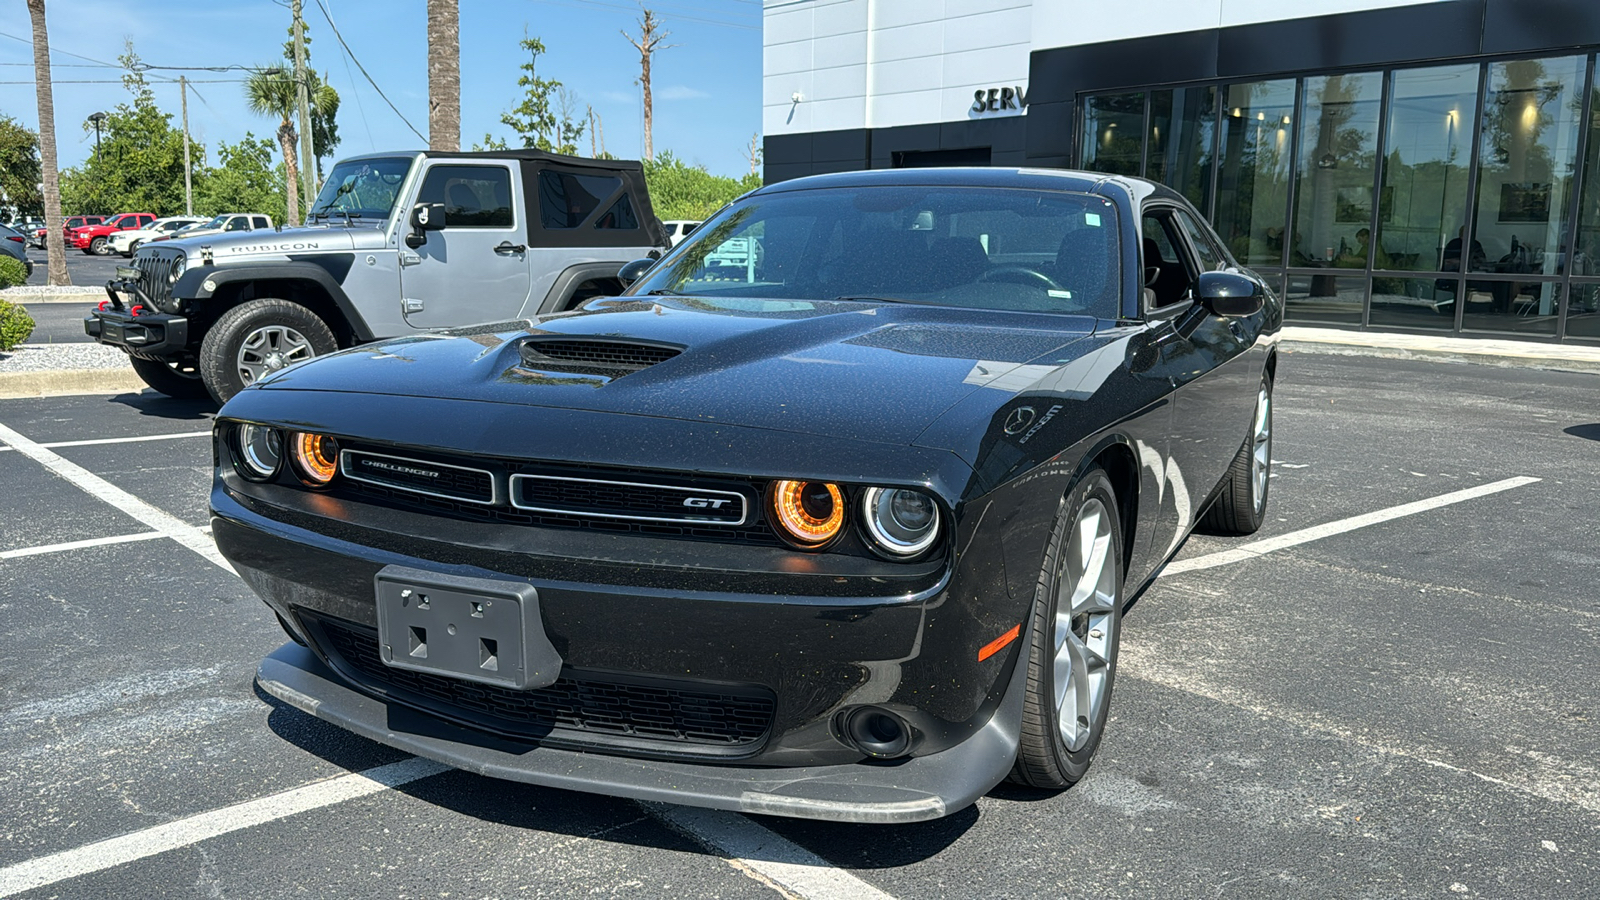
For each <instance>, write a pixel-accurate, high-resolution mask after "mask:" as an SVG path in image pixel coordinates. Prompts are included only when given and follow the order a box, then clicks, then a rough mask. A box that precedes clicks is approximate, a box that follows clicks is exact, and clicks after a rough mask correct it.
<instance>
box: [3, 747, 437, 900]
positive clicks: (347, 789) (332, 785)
mask: <svg viewBox="0 0 1600 900" xmlns="http://www.w3.org/2000/svg"><path fill="white" fill-rule="evenodd" d="M446 771H449V767H448V766H445V765H442V764H440V763H436V762H433V761H432V760H426V759H418V758H416V757H412V758H410V759H405V760H401V761H400V762H396V763H389V764H388V765H386V766H377V767H375V768H371V769H367V770H365V771H362V772H352V773H350V774H348V775H340V776H338V777H336V778H330V779H328V780H327V781H317V782H313V783H311V784H307V785H303V786H301V787H297V788H291V789H290V790H287V791H282V792H280V793H277V794H270V795H268V796H266V797H260V798H258V799H255V800H246V801H245V802H243V803H235V804H234V805H232V806H224V807H223V808H221V809H215V810H212V811H210V812H203V813H200V814H198V815H193V816H189V817H188V818H184V819H178V820H177V821H173V822H168V823H166V824H165V825H156V826H154V827H152V828H146V829H144V830H143V831H135V832H133V833H132V834H125V835H122V836H121V837H114V838H108V839H107V840H103V841H99V842H97V843H93V844H88V845H86V846H83V847H78V848H77V849H74V850H64V851H62V852H60V853H52V854H50V855H49V856H41V857H39V858H37V859H30V860H28V861H27V862H21V863H17V864H16V865H13V866H7V867H6V868H4V869H0V897H9V896H12V895H14V894H20V893H22V892H23V891H31V890H33V889H35V888H39V887H44V886H45V885H48V884H55V883H56V882H58V881H65V880H67V879H68V878H77V877H78V876H80V875H88V874H90V873H92V872H100V871H103V870H105V869H110V868H114V867H116V866H120V865H125V864H127V863H130V862H133V861H135V860H140V859H144V858H145V857H147V856H155V855H156V854H159V853H166V852H167V851H169V850H177V849H179V848H181V847H187V846H189V845H191V844H196V843H199V842H200V841H204V840H209V839H211V838H214V837H219V836H221V835H224V834H228V833H230V832H234V831H240V830H242V829H245V828H252V827H254V826H256V825H262V824H265V823H267V822H273V821H276V820H278V819H282V818H286V817H288V816H292V815H296V814H298V813H303V812H306V811H308V810H313V809H320V808H322V807H324V806H333V805H334V804H337V803H343V802H345V801H346V800H354V799H356V798H357V797H365V796H367V795H369V794H376V793H378V792H379V791H382V790H386V789H388V788H393V787H399V786H400V785H403V784H409V783H410V782H413V781H416V780H418V779H420V778H427V777H429V776H430V775H437V774H439V773H440V772H446Z"/></svg>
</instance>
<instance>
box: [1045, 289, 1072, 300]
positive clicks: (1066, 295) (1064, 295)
mask: <svg viewBox="0 0 1600 900" xmlns="http://www.w3.org/2000/svg"><path fill="white" fill-rule="evenodd" d="M1045 293H1046V294H1049V295H1050V296H1052V297H1054V298H1055V299H1057V300H1071V299H1072V292H1071V291H1050V290H1047V291H1045Z"/></svg>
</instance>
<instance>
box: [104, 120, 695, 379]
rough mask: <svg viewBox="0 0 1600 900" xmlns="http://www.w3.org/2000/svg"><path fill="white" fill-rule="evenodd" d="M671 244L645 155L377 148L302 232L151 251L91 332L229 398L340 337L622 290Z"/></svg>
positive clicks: (355, 165)
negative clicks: (625, 273)
mask: <svg viewBox="0 0 1600 900" xmlns="http://www.w3.org/2000/svg"><path fill="white" fill-rule="evenodd" d="M668 246H669V243H668V239H667V236H666V233H665V231H664V230H663V229H662V227H661V223H660V221H659V220H658V219H657V218H656V216H655V212H654V211H653V210H652V209H651V206H650V196H649V193H648V191H647V190H646V188H645V182H644V172H643V169H642V167H641V166H640V164H639V163H637V162H630V161H621V160H598V159H580V158H576V157H570V156H557V155H554V154H549V153H543V152H540V151H538V150H509V151H497V152H487V153H450V154H440V153H432V152H428V151H406V152H399V153H375V154H371V155H366V156H358V157H354V158H351V159H346V160H344V161H342V162H340V163H338V164H337V165H335V166H334V167H333V170H332V171H331V172H330V173H329V175H328V178H327V181H326V182H325V183H324V184H323V187H322V191H321V193H319V194H318V195H317V198H316V200H315V201H313V203H312V205H311V208H310V215H309V218H308V221H307V224H306V225H305V226H303V227H299V228H284V229H280V230H277V231H252V232H243V233H239V234H214V235H209V236H205V237H198V238H191V239H178V240H171V241H163V242H160V243H152V244H146V245H144V246H141V247H140V248H139V250H138V252H137V253H136V254H135V255H134V258H133V261H132V265H127V266H119V267H118V269H117V278H116V279H114V280H112V281H110V282H108V283H107V285H106V293H107V295H108V299H107V300H106V301H104V302H102V303H101V304H100V305H99V307H98V308H97V309H95V310H94V311H93V312H91V313H90V315H89V316H88V317H87V318H85V319H84V330H85V331H87V332H88V333H89V335H90V336H92V337H94V338H95V339H96V340H98V341H99V342H100V343H102V344H110V345H113V346H116V347H121V348H122V349H124V350H126V351H127V352H128V355H129V358H130V362H131V363H132V364H133V368H134V371H136V372H138V373H139V376H140V377H141V378H143V379H144V381H145V383H146V384H148V385H150V386H151V387H153V388H155V389H156V390H158V391H161V392H162V393H165V394H169V395H171V396H174V397H205V396H207V395H209V396H211V397H213V398H214V399H215V400H216V401H217V402H219V403H221V402H224V401H226V400H227V399H228V398H229V397H231V396H233V395H234V394H236V393H238V392H239V391H240V390H242V389H244V387H245V386H246V385H248V384H250V383H251V382H253V381H255V380H256V379H257V378H260V377H262V376H263V375H265V374H267V373H268V372H273V371H276V370H278V369H281V368H283V367H284V366H287V365H290V364H291V363H295V362H299V361H301V360H305V359H310V358H311V357H313V356H318V355H321V354H324V353H330V352H332V351H334V350H337V349H340V348H343V347H350V346H354V345H356V344H360V343H364V342H367V341H373V340H378V339H381V338H389V337H396V336H400V335H405V334H412V333H416V332H423V331H429V330H433V329H438V328H445V327H455V326H461V325H471V324H475V323H479V322H493V321H505V320H508V319H516V318H521V317H527V316H533V315H538V314H541V313H548V312H555V311H559V310H563V309H569V308H571V307H573V306H575V305H577V304H579V303H581V302H583V301H585V300H587V299H589V298H592V297H597V296H605V295H610V294H616V293H619V292H620V291H621V290H622V284H621V283H620V282H619V281H618V280H617V270H618V269H619V268H620V267H621V266H622V265H623V264H624V263H626V262H628V261H630V260H634V259H639V258H641V257H645V256H650V255H659V251H663V250H665V249H667V248H668ZM653 251H654V252H653Z"/></svg>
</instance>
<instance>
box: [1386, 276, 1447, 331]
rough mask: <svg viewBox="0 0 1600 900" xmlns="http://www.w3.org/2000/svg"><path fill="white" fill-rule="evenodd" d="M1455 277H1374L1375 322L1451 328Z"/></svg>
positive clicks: (1408, 326)
mask: <svg viewBox="0 0 1600 900" xmlns="http://www.w3.org/2000/svg"><path fill="white" fill-rule="evenodd" d="M1459 287H1460V282H1458V281H1457V280H1456V279H1454V278H1382V279H1373V283H1372V315H1371V318H1370V319H1369V320H1368V321H1369V323H1370V324H1372V325H1389V326H1396V327H1400V328H1426V329H1429V330H1432V331H1450V330H1451V329H1453V328H1455V324H1456V291H1457V290H1458V288H1459Z"/></svg>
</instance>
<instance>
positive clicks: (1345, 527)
mask: <svg viewBox="0 0 1600 900" xmlns="http://www.w3.org/2000/svg"><path fill="white" fill-rule="evenodd" d="M1537 481H1539V479H1538V478H1531V477H1529V476H1527V475H1519V476H1517V477H1515V478H1507V479H1505V480H1504V481H1496V482H1492V483H1490V484H1484V485H1479V486H1478V487H1474V488H1467V489H1465V490H1460V491H1451V492H1450V493H1448V494H1440V495H1439V496H1437V497H1429V498H1428V499H1426V500H1418V501H1416V502H1415V503H1402V504H1400V505H1399V506H1391V507H1389V508H1388V509H1380V510H1378V511H1377V512H1369V513H1365V514H1363V515H1359V516H1351V517H1350V518H1348V519H1340V520H1338V521H1336V522H1329V523H1327V524H1326V525H1314V526H1312V527H1310V528H1302V529H1300V530H1299V531H1291V532H1289V533H1288V534H1280V535H1278V536H1277V537H1272V538H1267V539H1265V540H1260V541H1252V542H1251V543H1248V544H1241V545H1240V546H1238V547H1234V548H1233V549H1231V550H1222V551H1220V552H1217V553H1207V554H1206V555H1205V556H1196V557H1194V558H1193V559H1181V560H1178V561H1176V562H1172V563H1168V564H1167V567H1166V568H1165V569H1162V570H1161V577H1163V578H1165V577H1167V576H1169V575H1180V574H1182V573H1184V572H1194V571H1198V570H1200V569H1214V568H1216V567H1217V566H1225V565H1228V564H1229V563H1236V562H1243V561H1244V560H1247V559H1255V558H1256V557H1258V556H1261V555H1263V554H1266V553H1271V552H1272V551H1274V550H1283V549H1285V548H1287V547H1296V546H1299V545H1300V544H1306V543H1310V542H1311V541H1315V540H1320V539H1322V538H1325V537H1332V536H1333V535H1336V534H1344V533H1345V532H1347V531H1355V530H1356V529H1357V528H1366V527H1367V526H1369V525H1377V524H1379V523H1381V522H1388V521H1391V520H1393V519H1399V518H1403V517H1405V516H1412V515H1416V514H1417V513H1420V512H1427V511H1428V510H1430V509H1438V508H1440V507H1442V506H1450V505H1451V504H1454V503H1461V502H1463V501H1465V500H1475V499H1477V498H1478V497H1487V496H1489V495H1490V494H1498V493H1500V492H1501V491H1509V490H1511V489H1512V488H1519V487H1522V486H1523V485H1525V484H1534V483H1535V482H1537Z"/></svg>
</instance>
